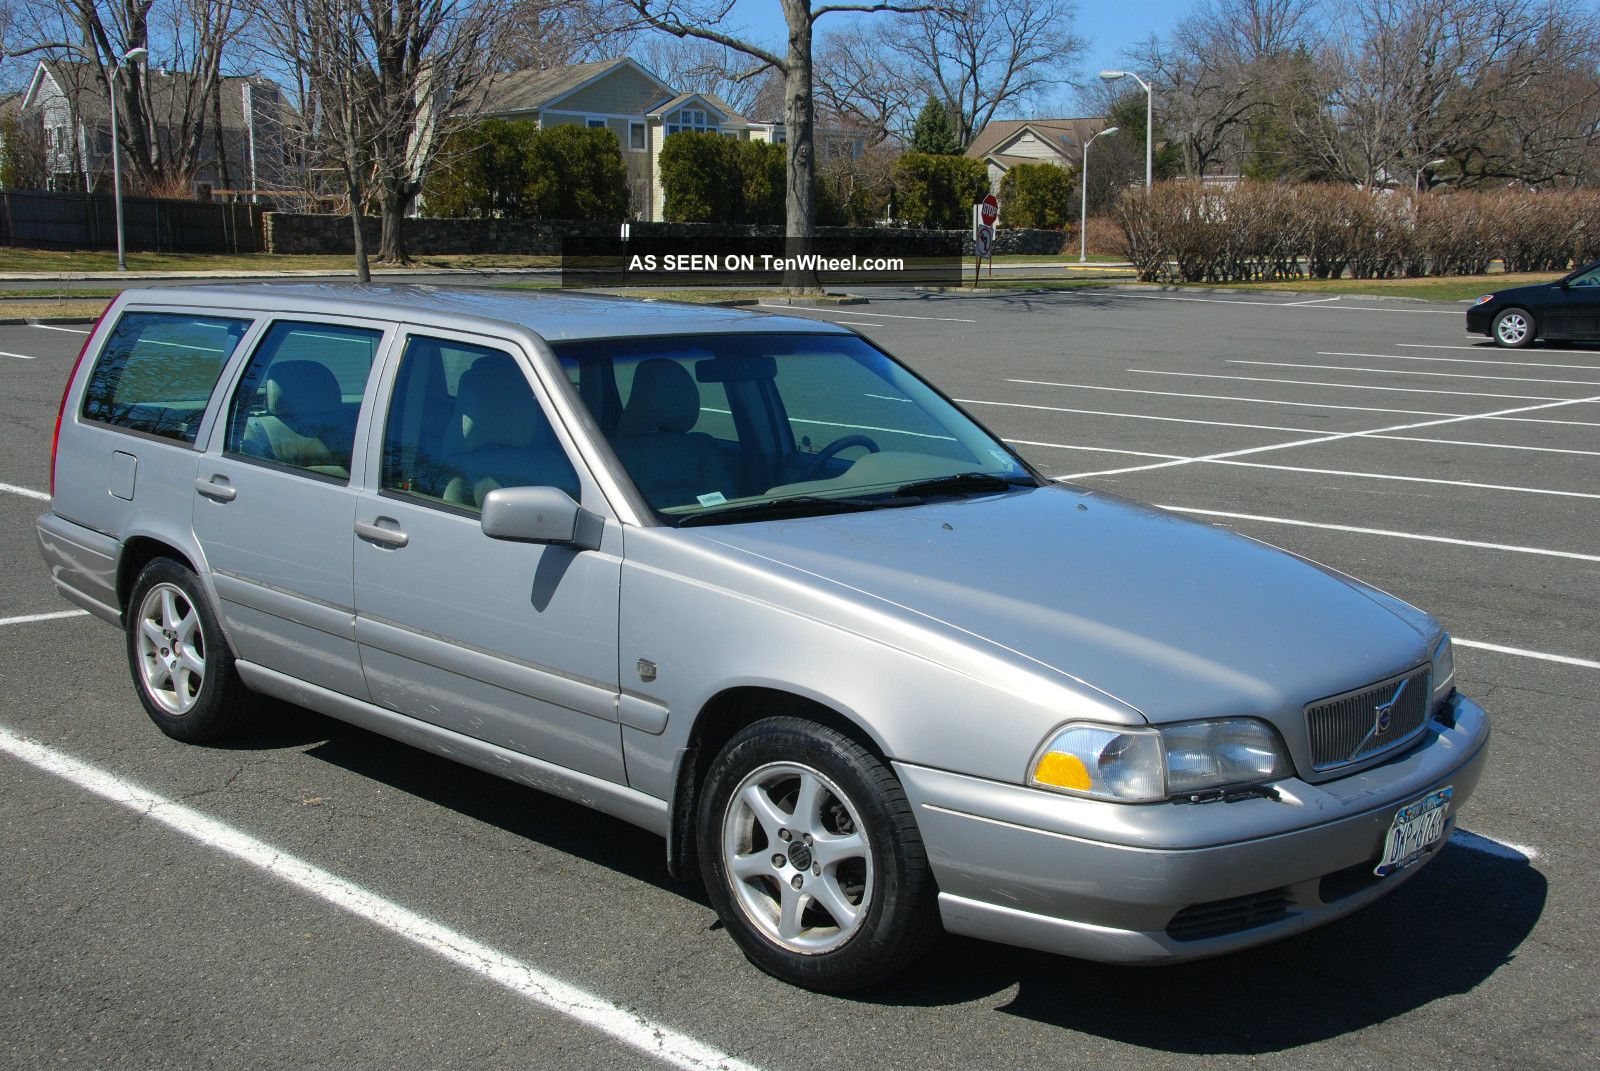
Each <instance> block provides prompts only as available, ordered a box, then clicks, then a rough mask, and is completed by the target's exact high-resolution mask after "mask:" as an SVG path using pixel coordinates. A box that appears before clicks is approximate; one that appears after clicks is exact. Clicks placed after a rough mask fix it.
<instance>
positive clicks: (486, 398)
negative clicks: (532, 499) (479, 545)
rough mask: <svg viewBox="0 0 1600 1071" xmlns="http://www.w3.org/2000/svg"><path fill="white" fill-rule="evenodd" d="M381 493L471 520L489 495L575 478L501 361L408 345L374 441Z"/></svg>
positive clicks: (569, 483) (539, 413)
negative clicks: (466, 514)
mask: <svg viewBox="0 0 1600 1071" xmlns="http://www.w3.org/2000/svg"><path fill="white" fill-rule="evenodd" d="M381 486H382V488H383V490H385V491H388V492H391V493H394V494H401V495H407V496H410V497H412V498H418V499H422V500H424V501H427V502H430V503H436V504H442V505H449V506H456V507H459V508H461V509H465V510H470V511H472V512H474V513H476V512H478V511H479V510H480V509H481V508H482V507H483V500H484V499H485V498H487V497H488V495H489V492H490V491H493V490H494V489H495V488H497V487H558V488H560V489H561V490H563V491H565V492H566V493H567V494H569V495H571V496H572V497H573V498H574V499H576V498H578V497H579V488H578V473H577V471H576V470H575V469H574V468H573V467H572V462H571V461H570V460H568V458H567V454H566V451H565V450H563V449H562V447H561V442H560V440H559V439H557V438H556V433H555V429H553V428H552V427H551V426H550V421H549V419H548V418H547V417H546V416H545V413H544V410H543V409H542V408H541V407H540V406H539V401H538V399H537V398H535V397H534V394H533V388H532V387H530V386H529V385H528V380H527V378H526V377H525V376H524V375H523V372H522V368H521V366H520V365H518V364H517V362H516V360H515V358H513V357H512V356H511V355H510V354H509V353H504V352H502V351H500V350H494V349H489V348H487V347H484V346H474V345H471V344H470V343H465V342H453V341H450V340H448V339H438V338H428V337H426V336H423V335H414V336H412V338H411V340H410V341H409V342H408V343H407V344H406V350H405V353H404V354H403V355H402V356H401V358H400V372H399V375H398V376H397V377H396V379H395V385H394V395H393V397H392V398H390V400H389V413H388V416H387V418H386V419H385V423H384V432H383V481H382V484H381Z"/></svg>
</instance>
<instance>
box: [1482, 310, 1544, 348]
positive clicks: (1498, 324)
mask: <svg viewBox="0 0 1600 1071" xmlns="http://www.w3.org/2000/svg"><path fill="white" fill-rule="evenodd" d="M1490 332H1491V333H1492V334H1493V335H1494V340H1495V342H1497V343H1498V344H1500V345H1502V346H1506V347H1509V348H1511V349H1521V348H1522V347H1524V346H1527V345H1530V344H1532V342H1533V339H1534V334H1535V331H1534V324H1533V314H1532V313H1530V312H1529V311H1528V310H1527V309H1517V308H1511V309H1501V310H1500V312H1499V313H1498V314H1496V316H1495V318H1494V323H1493V324H1492V325H1491V326H1490Z"/></svg>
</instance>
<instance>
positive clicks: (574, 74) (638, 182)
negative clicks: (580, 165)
mask: <svg viewBox="0 0 1600 1071" xmlns="http://www.w3.org/2000/svg"><path fill="white" fill-rule="evenodd" d="M477 112H478V114H479V115H481V116H482V117H483V118H485V119H518V120H527V121H529V122H533V123H537V124H538V125H539V126H540V127H541V128H545V127H552V126H565V125H572V126H588V127H597V128H604V129H606V130H609V131H611V132H612V133H613V134H615V135H616V136H617V141H618V143H619V144H620V145H621V146H622V157H623V161H624V162H625V163H626V165H627V169H628V188H629V193H630V201H631V204H632V209H633V215H634V218H635V219H639V220H645V221H655V220H660V219H661V218H662V216H663V213H664V208H665V204H666V192H665V190H663V188H662V186H661V176H660V170H659V168H658V166H657V158H658V157H659V155H660V153H661V146H662V143H663V142H664V141H665V140H666V138H667V136H668V135H669V134H676V133H677V132H678V131H680V130H692V131H698V132H700V133H710V134H722V135H724V136H725V137H730V138H735V139H738V140H740V141H768V142H775V143H779V144H781V143H782V142H783V141H784V129H783V123H782V122H755V121H752V120H750V119H749V118H747V117H745V116H743V115H741V114H739V112H738V111H736V110H735V109H734V108H733V107H732V106H731V105H729V104H728V103H727V101H724V100H722V99H721V98H719V97H717V96H716V95H715V94H712V93H683V92H679V91H678V90H677V89H676V88H674V87H673V86H670V85H668V84H667V83H666V82H663V81H662V80H661V79H660V78H657V77H656V76H655V75H654V74H652V73H651V72H650V71H649V70H647V69H646V68H645V67H643V66H642V65H640V64H639V63H637V62H635V61H634V60H631V59H628V58H627V57H625V56H624V57H620V58H617V59H610V60H596V61H594V62H591V63H573V64H568V65H566V66H562V67H551V68H548V69H545V70H533V69H529V70H523V71H515V72H513V73H511V74H507V75H503V76H501V77H500V78H497V79H496V80H495V81H494V82H493V83H492V84H491V85H490V86H489V88H488V89H487V90H486V91H485V94H484V99H483V102H482V103H481V104H480V105H479V107H478V108H477ZM816 137H817V143H818V145H819V151H821V152H827V151H833V150H830V149H829V148H828V147H829V146H831V145H834V143H835V142H840V143H841V144H844V145H845V146H846V148H844V149H841V150H837V151H851V152H853V153H854V154H855V155H859V154H860V152H861V147H862V145H864V139H863V136H862V135H861V134H860V132H858V131H831V130H824V129H821V128H819V129H818V130H817V131H816ZM830 139H831V140H830ZM841 139H842V140H841ZM852 146H853V147H852Z"/></svg>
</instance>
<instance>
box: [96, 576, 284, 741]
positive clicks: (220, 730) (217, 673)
mask: <svg viewBox="0 0 1600 1071" xmlns="http://www.w3.org/2000/svg"><path fill="white" fill-rule="evenodd" d="M124 620H125V621H126V623H127V629H126V632H127V647H128V667H129V669H130V670H131V671H132V672H133V683H134V686H135V687H136V688H137V689H138V692H139V701H140V702H141V703H143V704H144V709H145V713H147V714H149V715H150V720H151V721H153V722H155V723H156V725H157V726H159V727H160V729H161V731H162V732H164V733H166V734H167V735H168V736H170V737H172V738H173V739H175V740H183V741H186V742H188V743H192V744H193V743H201V742H204V741H207V740H217V739H220V738H222V737H225V736H228V735H230V734H232V733H235V732H237V731H239V730H240V729H242V728H243V727H244V726H245V725H246V723H247V722H248V721H249V720H250V718H251V717H252V715H253V714H254V713H255V710H256V707H257V704H258V701H259V700H258V697H257V696H256V695H254V694H253V693H252V692H250V691H249V690H248V689H247V688H245V686H244V682H243V681H241V680H240V679H239V674H238V671H237V670H235V669H234V665H233V655H232V653H231V652H230V651H229V650H228V644H227V641H226V640H225V639H224V638H223V636H222V627H221V626H220V625H219V624H218V623H217V618H216V614H215V613H213V612H212V610H211V604H210V602H209V601H207V599H206V594H205V589H204V588H202V587H201V585H200V578H199V577H197V576H195V575H194V573H193V572H192V571H190V570H189V569H188V568H187V567H185V566H184V565H182V564H181V563H179V562H176V561H173V560H172V559H171V558H156V559H155V560H154V561H152V562H151V563H150V564H149V565H147V566H145V567H144V571H143V572H141V573H140V574H139V578H138V580H136V581H135V582H134V585H133V593H132V596H131V597H130V598H129V599H128V608H127V611H126V613H125V614H124Z"/></svg>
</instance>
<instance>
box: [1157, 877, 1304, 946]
mask: <svg viewBox="0 0 1600 1071" xmlns="http://www.w3.org/2000/svg"><path fill="white" fill-rule="evenodd" d="M1288 914H1289V895H1288V890H1287V889H1268V890H1267V891H1266V892H1258V893H1251V894H1250V895H1249V896H1235V897H1233V898H1232V899H1230V900H1213V901H1211V902H1210V903H1207V904H1190V905H1189V906H1188V907H1186V908H1184V909H1183V910H1182V911H1180V912H1178V913H1177V914H1176V915H1174V916H1172V921H1171V922H1169V923H1167V936H1168V937H1170V938H1172V939H1173V940H1174V941H1200V940H1204V939H1205V938H1207V937H1222V936H1225V935H1227V934H1230V933H1239V932H1240V931H1242V930H1253V929H1255V928H1256V927H1257V926H1265V925H1267V924H1268V923H1269V922H1277V921H1278V920H1279V919H1282V918H1286V917H1288Z"/></svg>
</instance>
